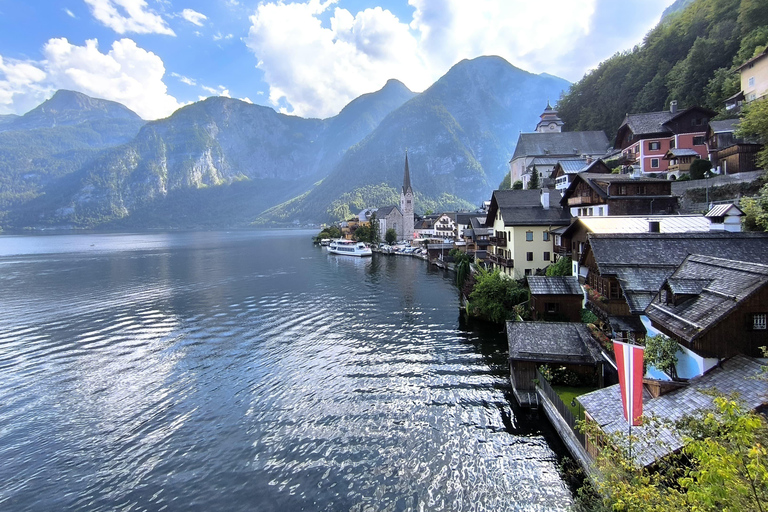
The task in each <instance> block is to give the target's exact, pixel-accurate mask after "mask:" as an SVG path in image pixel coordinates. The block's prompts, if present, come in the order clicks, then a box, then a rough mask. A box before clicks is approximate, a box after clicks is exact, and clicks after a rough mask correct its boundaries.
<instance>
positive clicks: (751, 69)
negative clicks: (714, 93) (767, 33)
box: [725, 48, 768, 111]
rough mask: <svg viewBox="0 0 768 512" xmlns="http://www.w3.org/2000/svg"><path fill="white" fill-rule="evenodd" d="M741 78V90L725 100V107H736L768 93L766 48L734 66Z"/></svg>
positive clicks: (767, 57)
mask: <svg viewBox="0 0 768 512" xmlns="http://www.w3.org/2000/svg"><path fill="white" fill-rule="evenodd" d="M736 72H737V73H738V74H739V78H740V79H741V90H740V91H739V92H738V93H736V94H734V95H733V96H731V97H730V98H728V99H727V100H725V108H726V109H728V110H733V109H737V110H736V111H738V109H739V108H740V107H741V104H742V103H743V102H747V103H749V102H750V101H755V100H757V99H760V98H763V97H764V96H766V95H767V94H768V48H766V49H765V50H763V51H762V52H761V53H759V54H758V55H756V56H754V57H752V58H751V59H749V60H748V61H747V62H745V63H744V64H742V65H741V66H739V67H738V68H736Z"/></svg>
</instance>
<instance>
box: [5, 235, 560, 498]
mask: <svg viewBox="0 0 768 512" xmlns="http://www.w3.org/2000/svg"><path fill="white" fill-rule="evenodd" d="M311 234H312V233H309V232H256V231H254V232H233V233H223V232H222V233H211V232H206V233H176V234H144V235H124V234H121V235H63V236H58V235H56V236H34V237H23V236H19V237H17V236H3V237H0V461H2V462H0V509H1V510H36V511H52V510H89V511H90V510H104V511H112V510H131V511H138V510H184V511H190V510H192V511H195V510H200V511H208V510H228V511H230V510H232V511H237V510H257V511H272V510H275V511H281V512H287V511H293V510H308V511H314V510H321V511H325V510H328V511H336V510H354V511H357V510H360V511H363V510H371V511H378V510H382V511H385V510H386V511H390V510H392V511H394V510H493V511H497V510H532V511H533V510H536V511H550V510H564V509H567V508H568V506H569V505H570V504H571V501H572V497H571V496H572V495H571V492H570V491H569V489H568V487H567V486H566V485H565V483H564V482H563V479H562V477H561V476H560V474H559V472H558V469H557V468H558V457H557V454H556V453H555V451H553V446H554V447H555V448H554V450H558V451H559V450H561V448H559V447H558V445H557V444H555V441H554V438H553V435H552V432H551V430H550V428H549V425H548V424H547V423H546V419H545V418H544V416H543V415H542V416H537V415H536V413H530V412H527V411H523V412H521V411H520V410H518V409H516V408H513V407H512V405H511V395H510V389H509V383H508V377H507V365H506V345H505V341H504V337H503V334H500V333H499V332H498V331H499V329H498V328H497V327H494V328H491V329H488V328H487V327H486V328H485V330H482V328H481V327H479V326H472V327H468V326H466V325H463V323H462V322H461V320H460V318H459V311H458V301H457V295H456V290H455V287H454V286H453V284H452V282H451V279H452V276H451V275H446V274H444V273H443V272H442V271H437V270H431V269H429V268H428V267H427V264H426V263H425V262H423V261H421V260H417V259H415V258H409V257H402V256H400V257H395V256H389V257H388V256H381V257H379V256H374V257H373V258H372V259H371V258H368V259H365V260H361V259H357V258H352V257H349V256H334V255H329V254H327V252H326V251H325V250H324V249H322V248H319V247H313V246H312V244H311V243H310V235H311Z"/></svg>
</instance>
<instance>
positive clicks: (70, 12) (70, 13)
mask: <svg viewBox="0 0 768 512" xmlns="http://www.w3.org/2000/svg"><path fill="white" fill-rule="evenodd" d="M64 13H65V14H66V15H67V16H69V17H70V18H77V16H75V13H73V12H72V11H70V10H69V9H66V8H65V9H64Z"/></svg>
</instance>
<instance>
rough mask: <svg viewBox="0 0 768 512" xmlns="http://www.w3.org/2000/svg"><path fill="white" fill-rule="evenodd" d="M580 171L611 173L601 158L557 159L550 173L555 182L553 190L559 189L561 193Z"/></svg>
mask: <svg viewBox="0 0 768 512" xmlns="http://www.w3.org/2000/svg"><path fill="white" fill-rule="evenodd" d="M582 172H588V173H592V174H611V169H610V168H609V167H608V166H607V165H605V162H604V161H603V160H602V159H601V158H598V159H597V160H592V159H589V158H569V159H563V160H559V161H558V162H557V163H556V164H555V166H554V168H553V169H552V175H551V179H552V180H553V181H554V183H555V190H559V191H560V193H561V194H562V193H563V191H564V190H565V189H567V188H568V186H569V185H570V184H571V183H572V182H573V180H574V178H576V176H577V175H578V174H580V173H582Z"/></svg>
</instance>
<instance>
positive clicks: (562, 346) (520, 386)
mask: <svg viewBox="0 0 768 512" xmlns="http://www.w3.org/2000/svg"><path fill="white" fill-rule="evenodd" d="M507 342H508V345H509V368H510V378H511V381H512V391H513V393H514V395H515V398H516V399H517V402H518V403H519V404H520V405H523V406H527V405H530V404H531V403H532V402H534V401H535V399H536V398H535V396H536V384H535V382H534V381H535V379H536V368H538V367H539V366H542V365H550V366H558V367H560V366H564V367H566V368H567V369H568V370H570V371H573V372H575V373H577V374H579V375H581V376H583V378H585V379H587V380H590V379H594V382H595V383H597V385H598V386H602V385H603V380H602V379H603V372H602V366H603V358H602V356H601V353H600V346H599V344H598V342H597V341H596V340H595V339H594V338H593V337H592V334H591V333H590V332H589V329H588V328H587V326H586V325H584V324H581V323H570V322H507ZM534 403H535V402H534Z"/></svg>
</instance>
